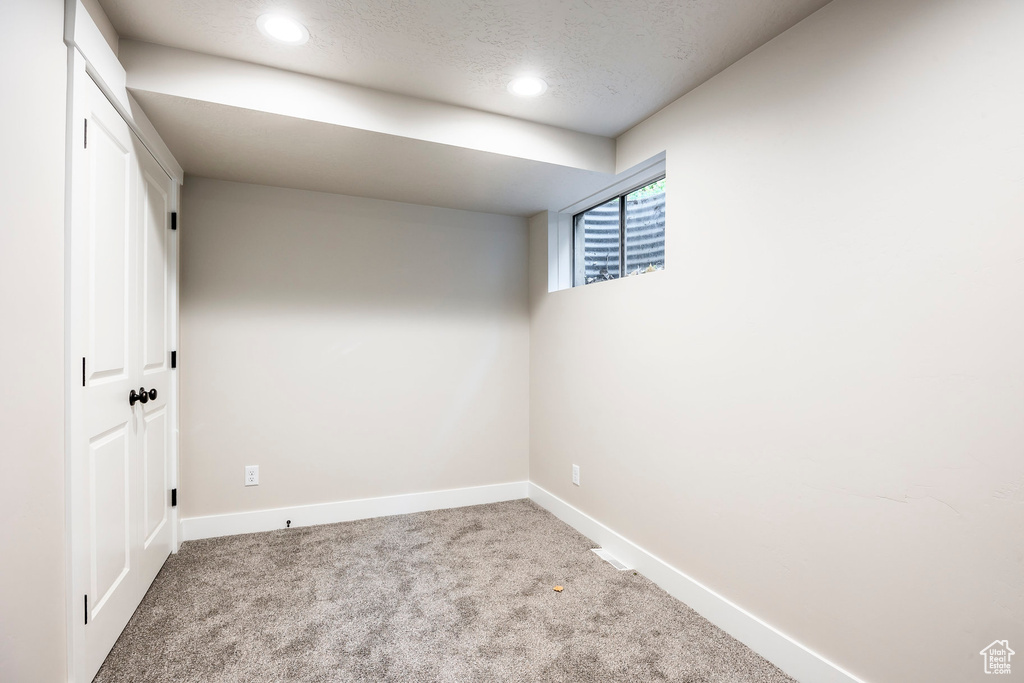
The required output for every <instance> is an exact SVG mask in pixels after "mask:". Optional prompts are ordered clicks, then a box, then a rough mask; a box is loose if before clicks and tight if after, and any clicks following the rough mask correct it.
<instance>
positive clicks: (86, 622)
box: [85, 594, 89, 626]
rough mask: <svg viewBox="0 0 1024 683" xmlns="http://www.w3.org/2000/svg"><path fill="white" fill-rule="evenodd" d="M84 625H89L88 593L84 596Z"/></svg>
mask: <svg viewBox="0 0 1024 683" xmlns="http://www.w3.org/2000/svg"><path fill="white" fill-rule="evenodd" d="M85 625H86V626H88V625H89V595H88V594H86V596H85Z"/></svg>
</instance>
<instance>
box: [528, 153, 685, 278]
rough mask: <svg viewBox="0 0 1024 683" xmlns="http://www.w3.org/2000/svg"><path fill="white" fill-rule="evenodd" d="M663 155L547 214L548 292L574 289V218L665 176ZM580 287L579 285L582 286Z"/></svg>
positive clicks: (652, 158) (656, 156)
mask: <svg viewBox="0 0 1024 683" xmlns="http://www.w3.org/2000/svg"><path fill="white" fill-rule="evenodd" d="M665 169H666V158H665V153H664V152H661V153H660V154H656V155H655V156H653V157H651V158H650V159H648V160H647V161H643V162H641V163H639V164H637V165H636V166H634V167H632V168H630V169H627V170H625V171H623V172H622V173H619V174H618V175H616V176H615V179H614V180H613V181H612V182H611V183H610V184H609V185H606V186H605V187H604V188H602V189H600V190H598V191H597V192H593V193H591V194H589V195H587V196H586V197H584V198H583V199H581V200H579V201H578V202H575V203H573V204H570V205H569V206H567V207H565V208H563V209H561V210H559V211H557V212H549V213H548V292H557V291H560V290H563V289H572V288H573V252H574V249H575V244H574V241H575V237H574V234H573V233H574V230H573V219H574V217H575V216H576V215H577V214H579V213H582V212H583V211H586V210H588V209H592V208H594V207H595V206H600V205H601V204H603V203H605V202H607V201H609V200H612V199H615V198H617V197H619V196H620V195H623V194H625V193H628V192H629V191H631V190H635V189H637V188H640V187H644V186H645V185H648V184H650V183H653V182H654V181H656V180H660V179H661V178H664V177H666V172H665ZM581 286H582V285H581Z"/></svg>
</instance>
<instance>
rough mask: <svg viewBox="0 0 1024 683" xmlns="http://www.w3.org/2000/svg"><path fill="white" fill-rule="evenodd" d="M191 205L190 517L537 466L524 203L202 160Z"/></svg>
mask: <svg viewBox="0 0 1024 683" xmlns="http://www.w3.org/2000/svg"><path fill="white" fill-rule="evenodd" d="M182 207H183V209H182V211H183V213H182V228H181V244H182V255H181V351H180V358H181V373H182V374H181V407H182V413H181V473H182V482H181V505H182V515H183V516H184V517H194V516H201V515H210V514H218V513H227V512H240V511H245V510H261V509H267V508H274V507H280V506H287V505H305V504H310V503H325V502H335V501H344V500H353V499H359V498H371V497H376V496H386V495H395V494H402V493H414V492H423V491H434V490H443V489H450V488H461V487H466V486H477V485H483V484H496V483H504V482H511V481H523V480H525V479H526V478H527V460H528V450H527V449H528V438H529V437H528V430H529V424H528V410H529V408H528V400H529V389H528V382H529V366H528V364H529V318H528V312H527V282H526V278H527V232H526V221H525V220H524V219H521V218H511V217H507V216H495V215H491V214H479V213H470V212H466V211H453V210H450V209H438V208H431V207H424V206H415V205H411V204H399V203H396V202H387V201H380V200H372V199H359V198H354V197H345V196H341V195H331V194H323V193H317V192H306V191H299V190H286V189H278V188H270V187H262V186H257V185H246V184H239V183H229V182H221V181H213V180H206V179H202V178H194V177H190V178H188V179H187V180H186V182H185V186H184V195H183V200H182ZM245 465H259V467H260V485H259V486H258V487H249V488H246V487H244V486H243V485H242V479H243V469H244V466H245Z"/></svg>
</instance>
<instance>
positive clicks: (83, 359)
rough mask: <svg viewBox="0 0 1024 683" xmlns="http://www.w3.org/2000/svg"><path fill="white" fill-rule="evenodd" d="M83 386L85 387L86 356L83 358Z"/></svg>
mask: <svg viewBox="0 0 1024 683" xmlns="http://www.w3.org/2000/svg"><path fill="white" fill-rule="evenodd" d="M82 386H83V387H84V386H85V356H82Z"/></svg>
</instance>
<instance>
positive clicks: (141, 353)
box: [70, 81, 173, 680]
mask: <svg viewBox="0 0 1024 683" xmlns="http://www.w3.org/2000/svg"><path fill="white" fill-rule="evenodd" d="M86 89H87V90H88V93H87V95H86V96H85V97H83V98H82V100H81V101H82V104H83V106H84V107H85V111H84V116H85V119H86V120H87V122H88V123H87V124H86V128H85V130H86V134H85V138H86V140H85V144H84V145H83V149H82V153H83V159H82V163H80V164H76V166H75V173H76V174H81V175H82V176H84V177H82V178H76V179H75V188H76V190H75V191H76V192H79V193H80V196H81V205H82V207H83V208H82V210H81V212H80V213H79V214H78V216H79V219H78V220H77V221H76V223H75V227H74V230H76V231H78V232H77V234H76V235H74V237H73V244H74V245H75V246H74V249H75V252H74V255H73V259H74V265H73V272H74V273H75V276H74V278H73V285H74V287H73V291H72V302H71V304H72V306H73V307H74V309H75V312H74V314H73V315H74V319H75V320H76V321H77V324H76V326H75V329H76V330H77V333H78V339H77V343H78V347H79V348H81V350H82V354H81V355H82V356H83V361H82V362H83V367H82V385H83V386H82V395H81V400H80V401H77V402H76V403H75V405H77V406H80V413H81V415H80V418H79V419H80V428H75V429H73V430H72V434H73V438H75V439H77V443H75V444H73V445H72V472H71V482H70V485H71V486H72V487H73V491H72V541H73V563H74V569H73V570H74V572H75V576H76V587H78V588H81V589H82V590H83V592H84V593H85V608H84V609H85V624H84V629H85V631H84V652H83V653H82V656H83V658H84V664H83V669H82V670H80V671H83V672H84V673H85V674H86V678H87V679H88V680H91V678H92V676H93V675H94V674H95V672H96V671H97V670H98V669H99V667H100V665H101V664H102V663H103V660H104V658H105V657H106V656H107V654H108V653H109V651H110V648H111V647H112V646H113V644H114V642H115V641H116V640H117V638H118V636H119V635H120V634H121V631H122V630H123V629H124V626H125V625H126V624H127V623H128V620H129V619H130V618H131V616H132V613H133V612H134V611H135V609H136V607H138V605H139V602H140V601H141V600H142V597H143V596H144V595H145V593H146V590H147V589H148V588H149V585H150V584H151V583H152V580H153V578H154V577H155V576H156V573H157V572H158V571H159V569H160V566H161V565H162V564H163V562H164V560H165V559H166V558H167V555H168V554H169V552H170V550H171V528H170V527H171V522H170V518H171V515H170V474H171V462H170V448H169V445H168V444H169V439H170V423H169V420H168V405H167V399H168V397H169V393H170V382H169V381H168V377H167V375H168V372H169V370H170V367H169V365H170V364H169V356H170V352H169V349H168V339H169V337H168V331H169V330H168V328H169V325H168V320H169V315H170V305H169V300H168V295H169V287H168V278H169V265H168V259H167V239H168V238H167V231H168V228H169V226H168V221H169V216H170V197H171V192H172V191H173V188H172V185H171V181H170V179H169V178H168V177H167V176H166V174H164V173H163V171H162V170H161V169H160V167H159V166H158V165H157V163H156V162H155V161H154V160H153V158H152V156H151V155H150V154H149V152H148V151H147V150H146V149H145V147H144V146H143V145H142V144H141V143H140V142H139V140H138V138H136V137H135V135H134V134H133V133H132V131H131V129H130V128H129V127H128V125H127V123H125V121H124V120H123V119H122V118H121V116H120V115H119V114H118V113H117V111H116V110H115V109H114V107H113V106H112V105H111V104H110V102H109V101H108V100H107V99H106V97H104V95H103V94H102V93H101V92H100V90H99V89H98V88H97V87H96V86H95V84H93V83H92V82H91V81H90V82H89V83H88V85H87V86H86ZM143 388H144V389H145V394H146V397H145V399H144V401H145V402H143V401H134V404H133V402H132V401H130V398H129V397H130V394H131V393H132V392H135V394H136V395H141V394H142V390H143ZM153 389H155V390H156V397H155V399H152V400H151V399H150V398H149V397H150V395H151V390H153ZM72 419H73V421H75V419H76V418H74V417H73V418H72ZM76 668H77V667H76Z"/></svg>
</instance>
